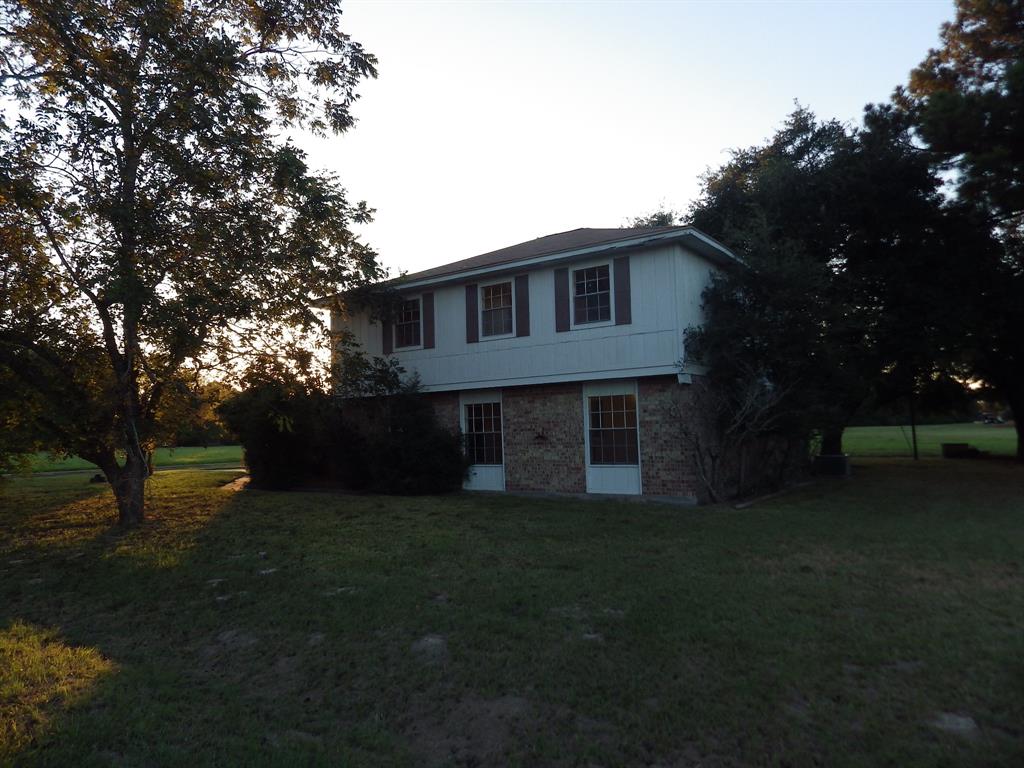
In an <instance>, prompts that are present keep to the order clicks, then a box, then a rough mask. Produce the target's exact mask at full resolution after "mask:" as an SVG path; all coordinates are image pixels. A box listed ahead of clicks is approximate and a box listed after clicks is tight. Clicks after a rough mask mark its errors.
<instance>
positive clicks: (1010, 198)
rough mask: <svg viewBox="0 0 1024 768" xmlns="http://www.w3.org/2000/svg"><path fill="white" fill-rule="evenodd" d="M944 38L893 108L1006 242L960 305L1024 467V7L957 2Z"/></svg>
mask: <svg viewBox="0 0 1024 768" xmlns="http://www.w3.org/2000/svg"><path fill="white" fill-rule="evenodd" d="M941 40H942V44H941V46H940V47H939V48H937V49H935V50H933V51H931V52H930V53H929V54H928V56H927V58H926V59H925V60H924V61H923V62H922V63H921V65H920V66H918V67H917V68H916V69H915V70H914V71H913V72H912V73H911V76H910V82H909V84H908V86H907V87H906V88H900V89H898V90H897V92H896V95H895V99H894V101H895V103H896V104H897V105H898V106H899V107H901V108H902V109H903V110H904V111H905V112H906V113H907V114H908V115H909V116H910V117H911V118H912V119H913V120H914V121H915V122H916V126H917V137H918V138H919V139H920V140H921V141H922V142H923V144H924V146H925V147H926V148H927V149H928V150H930V151H931V152H932V153H934V156H935V159H936V161H937V162H938V163H939V165H940V167H943V168H947V169H950V170H952V171H953V183H954V185H955V187H956V192H957V196H958V198H959V199H960V201H961V203H962V204H964V205H972V206H974V207H975V208H976V209H977V211H978V212H979V213H980V214H981V215H982V216H983V217H984V218H985V220H986V221H987V225H988V227H989V228H990V229H991V231H992V232H993V233H994V234H995V235H996V236H997V237H998V238H999V241H1000V242H1001V244H1002V258H1001V260H999V261H998V262H996V263H987V262H986V263H983V264H979V265H978V269H979V270H981V273H980V276H981V277H983V278H985V280H984V284H983V285H981V286H980V288H979V290H976V291H974V292H973V293H966V292H965V293H962V294H961V295H960V296H958V297H955V300H956V303H957V305H958V306H960V307H961V314H963V315H965V316H967V317H969V318H970V319H971V322H972V324H973V325H975V326H976V332H975V335H974V344H973V346H972V348H971V352H972V360H973V364H974V371H975V373H976V374H978V375H980V376H981V377H982V378H984V379H985V380H987V381H988V382H989V383H991V384H992V385H994V386H995V387H996V388H997V389H998V390H999V391H1000V392H1002V394H1003V395H1004V396H1005V397H1006V398H1007V400H1008V401H1009V404H1010V407H1011V408H1012V410H1013V413H1014V418H1015V421H1016V424H1017V457H1018V458H1019V459H1022V460H1024V3H1022V2H1020V0H958V2H957V10H956V17H955V19H954V20H953V21H952V22H950V23H947V24H945V25H944V26H943V28H942V32H941ZM964 258H970V255H969V254H965V255H964Z"/></svg>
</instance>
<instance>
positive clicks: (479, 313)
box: [476, 277, 516, 341]
mask: <svg viewBox="0 0 1024 768" xmlns="http://www.w3.org/2000/svg"><path fill="white" fill-rule="evenodd" d="M502 283H509V284H511V286H512V332H511V333H500V334H497V335H494V336H485V335H484V288H489V287H490V286H492V285H501V284H502ZM476 322H477V328H479V329H480V333H478V334H477V336H478V337H479V339H480V341H495V340H497V339H514V338H515V336H516V280H515V278H514V277H508V278H500V279H498V280H489V281H488V282H486V283H479V284H478V285H477V287H476Z"/></svg>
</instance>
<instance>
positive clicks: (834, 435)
mask: <svg viewBox="0 0 1024 768" xmlns="http://www.w3.org/2000/svg"><path fill="white" fill-rule="evenodd" d="M842 452H843V428H842V427H839V428H838V429H826V430H825V431H824V432H823V433H822V435H821V455H822V456H839V455H840V454H841V453H842Z"/></svg>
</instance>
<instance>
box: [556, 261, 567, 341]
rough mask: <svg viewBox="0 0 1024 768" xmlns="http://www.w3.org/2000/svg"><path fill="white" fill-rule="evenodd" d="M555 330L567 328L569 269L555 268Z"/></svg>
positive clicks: (560, 330)
mask: <svg viewBox="0 0 1024 768" xmlns="http://www.w3.org/2000/svg"><path fill="white" fill-rule="evenodd" d="M555 330H556V331H557V332H559V333H561V332H562V331H568V330H569V270H568V269H567V268H565V267H563V268H562V269H556V270H555Z"/></svg>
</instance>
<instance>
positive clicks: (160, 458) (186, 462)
mask: <svg viewBox="0 0 1024 768" xmlns="http://www.w3.org/2000/svg"><path fill="white" fill-rule="evenodd" d="M153 461H154V463H155V464H156V466H157V467H189V466H196V465H198V464H228V463H237V464H239V465H241V463H242V446H240V445H215V446H211V447H209V448H157V449H156V453H155V454H154V457H153ZM70 469H96V465H95V464H92V463H90V462H88V461H86V460H85V459H80V458H78V457H77V456H71V457H69V458H66V459H61V458H54V457H52V456H50V455H49V454H48V453H38V454H36V455H35V457H33V459H32V471H33V472H53V471H56V470H70Z"/></svg>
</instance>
